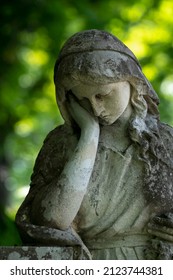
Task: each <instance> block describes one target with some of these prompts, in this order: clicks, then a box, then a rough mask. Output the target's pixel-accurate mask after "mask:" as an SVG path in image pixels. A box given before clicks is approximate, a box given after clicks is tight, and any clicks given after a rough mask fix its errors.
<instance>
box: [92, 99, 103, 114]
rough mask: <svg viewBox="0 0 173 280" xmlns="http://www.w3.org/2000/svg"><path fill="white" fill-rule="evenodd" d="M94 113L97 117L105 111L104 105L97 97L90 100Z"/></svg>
mask: <svg viewBox="0 0 173 280" xmlns="http://www.w3.org/2000/svg"><path fill="white" fill-rule="evenodd" d="M90 103H91V106H92V109H93V112H94V115H95V116H96V117H99V116H100V114H101V113H102V112H103V106H102V104H101V102H98V101H97V100H96V99H92V100H90Z"/></svg>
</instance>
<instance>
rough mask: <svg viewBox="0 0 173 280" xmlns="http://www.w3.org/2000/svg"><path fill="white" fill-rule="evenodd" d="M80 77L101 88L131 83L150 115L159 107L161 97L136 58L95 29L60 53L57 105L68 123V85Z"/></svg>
mask: <svg viewBox="0 0 173 280" xmlns="http://www.w3.org/2000/svg"><path fill="white" fill-rule="evenodd" d="M76 73H77V76H76ZM80 75H81V77H85V80H86V82H87V81H88V82H89V81H92V80H94V81H97V82H98V83H102V84H103V83H113V82H118V81H129V82H130V84H132V86H133V87H134V88H136V90H137V92H138V93H139V94H141V95H144V96H145V99H146V101H147V103H148V105H149V107H151V108H152V109H151V108H150V109H151V111H154V110H153V108H154V107H156V106H157V105H158V104H159V99H158V96H157V94H156V92H155V91H154V89H153V88H152V86H151V84H150V83H149V81H148V80H147V79H146V77H145V75H144V74H143V73H142V70H141V66H140V64H139V62H138V60H137V58H136V57H135V55H134V54H133V53H132V51H131V50H130V49H129V48H128V47H127V46H126V45H125V44H124V43H122V42H121V41H120V40H119V39H118V38H117V37H115V36H113V35H112V34H110V33H108V32H106V31H101V30H96V29H93V30H85V31H82V32H78V33H76V34H74V35H73V36H72V37H71V38H69V39H68V40H67V42H66V43H65V44H64V46H63V48H62V49H61V51H60V54H59V57H58V59H57V61H56V64H55V68H54V82H55V85H56V97H57V103H58V105H59V108H60V111H61V113H62V115H63V117H64V119H65V120H68V113H67V109H66V106H65V100H66V98H65V91H66V90H69V89H70V88H69V85H67V88H66V82H67V81H69V80H74V81H75V80H76V81H77V80H79V76H80ZM81 79H83V78H81ZM62 80H63V83H62ZM155 111H157V110H155Z"/></svg>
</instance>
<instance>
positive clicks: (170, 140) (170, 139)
mask: <svg viewBox="0 0 173 280" xmlns="http://www.w3.org/2000/svg"><path fill="white" fill-rule="evenodd" d="M158 127H159V133H160V137H161V139H162V141H163V144H164V146H165V148H166V150H167V151H168V152H169V154H170V156H171V157H173V127H171V126H170V125H168V124H165V123H162V122H160V123H159V125H158Z"/></svg>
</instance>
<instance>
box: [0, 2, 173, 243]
mask: <svg viewBox="0 0 173 280" xmlns="http://www.w3.org/2000/svg"><path fill="white" fill-rule="evenodd" d="M172 15H173V1H172V0H167V1H166V0H140V1H134V0H121V1H114V0H95V1H94V0H93V1H91V0H82V1H79V0H73V1H72V0H71V1H70V0H62V1H61V0H50V1H49V0H34V1H33V0H23V1H22V0H16V1H13V0H11V1H8V0H1V5H0V21H1V25H0V54H1V64H0V71H1V73H0V87H1V89H0V94H1V95H0V140H1V145H0V210H1V212H0V245H13V244H19V243H20V240H19V238H18V236H17V232H16V229H15V227H14V223H13V220H14V215H15V213H16V210H17V208H18V207H19V205H20V203H21V201H22V199H23V197H24V195H26V193H27V191H28V185H29V181H30V175H31V173H32V167H33V164H34V159H35V157H36V155H37V152H38V150H39V149H40V147H41V145H42V141H43V140H44V138H45V136H46V134H47V133H48V132H49V131H50V130H52V129H53V128H54V127H55V126H57V125H58V124H60V123H62V119H61V117H60V115H59V111H58V108H57V106H56V101H55V94H54V86H53V79H52V77H53V67H54V62H55V60H56V58H57V55H58V52H59V49H60V47H61V46H62V44H63V43H64V42H65V40H66V39H67V38H68V37H69V36H71V35H72V34H73V33H75V32H78V31H80V30H84V29H91V28H98V29H103V30H107V31H109V32H111V33H113V34H114V35H116V36H117V37H119V39H121V40H122V41H123V42H124V43H126V44H127V46H128V47H129V48H130V49H131V50H132V51H133V52H134V53H135V54H136V56H137V57H138V59H139V60H140V63H141V65H142V68H143V71H144V73H145V75H146V76H147V78H148V79H149V80H150V82H151V83H152V85H153V87H154V88H155V90H156V92H157V93H158V94H159V97H160V100H161V105H160V113H161V120H162V121H164V122H167V123H169V124H172V125H173V67H172V65H173V16H172Z"/></svg>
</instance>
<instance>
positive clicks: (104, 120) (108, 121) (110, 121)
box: [99, 118, 115, 125]
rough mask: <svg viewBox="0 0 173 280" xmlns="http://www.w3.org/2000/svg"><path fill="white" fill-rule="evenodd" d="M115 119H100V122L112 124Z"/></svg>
mask: <svg viewBox="0 0 173 280" xmlns="http://www.w3.org/2000/svg"><path fill="white" fill-rule="evenodd" d="M114 122H115V121H113V120H108V119H101V118H100V119H99V123H100V124H101V125H111V124H113V123H114Z"/></svg>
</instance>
